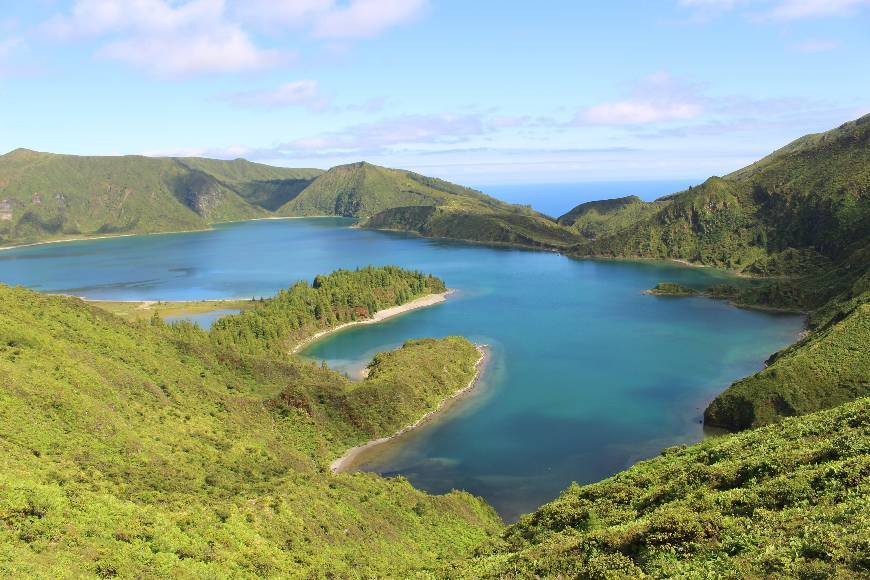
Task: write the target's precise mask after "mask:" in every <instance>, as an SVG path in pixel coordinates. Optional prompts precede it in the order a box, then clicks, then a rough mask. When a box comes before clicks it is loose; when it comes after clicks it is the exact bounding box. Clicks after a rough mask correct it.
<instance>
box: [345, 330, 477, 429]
mask: <svg viewBox="0 0 870 580" xmlns="http://www.w3.org/2000/svg"><path fill="white" fill-rule="evenodd" d="M481 356H482V355H481V354H480V353H479V352H478V350H477V349H476V348H475V347H474V345H473V344H471V343H470V342H468V341H467V340H465V339H464V338H462V337H458V336H452V337H448V338H445V339H442V340H433V339H431V338H428V339H422V340H411V341H408V342H406V343H405V344H404V346H403V347H402V348H401V349H399V350H396V351H393V352H386V353H380V354H378V355H377V356H375V358H374V360H373V361H372V363H371V365H370V366H369V375H368V378H367V379H366V380H365V381H364V382H362V383H360V384H359V386H358V387H356V388H354V389H353V390H351V391H350V392H349V393H348V394H347V396H346V397H345V399H344V401H343V402H342V404H343V407H344V408H345V412H346V416H347V422H348V423H350V424H352V425H354V426H355V427H356V428H357V429H359V430H360V431H363V432H365V433H369V434H371V435H374V436H380V435H385V434H390V433H395V432H396V431H398V430H399V429H401V428H403V427H406V426H407V425H410V424H411V423H413V422H414V421H416V420H417V419H419V418H420V409H424V410H425V411H426V412H431V411H434V410H435V409H437V408H438V406H439V405H440V404H441V402H442V401H444V400H445V399H446V398H448V397H450V396H452V395H453V394H454V393H456V391H457V389H456V385H457V384H461V383H462V381H463V380H465V381H466V383H467V382H468V380H469V379H468V378H469V377H473V376H474V375H475V363H476V362H477V360H478V359H479V358H480V357H481Z"/></svg>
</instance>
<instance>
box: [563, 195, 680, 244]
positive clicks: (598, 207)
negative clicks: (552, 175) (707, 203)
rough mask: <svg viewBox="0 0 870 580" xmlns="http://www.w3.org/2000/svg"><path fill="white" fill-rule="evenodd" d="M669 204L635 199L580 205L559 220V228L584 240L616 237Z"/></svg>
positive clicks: (632, 196) (622, 198) (624, 198)
mask: <svg viewBox="0 0 870 580" xmlns="http://www.w3.org/2000/svg"><path fill="white" fill-rule="evenodd" d="M669 203H670V201H669V200H661V201H655V202H651V203H646V202H644V201H642V200H641V199H640V198H639V197H637V196H636V195H631V196H628V197H620V198H617V199H606V200H602V201H590V202H586V203H582V204H580V205H578V206H577V207H575V208H574V209H572V210H571V211H569V212H568V213H566V214H565V215H563V216H562V217H560V218H559V219H558V223H559V225H560V226H565V227H569V228H570V229H572V230H573V231H575V232H577V233H578V234H580V235H581V236H582V237H583V238H586V239H590V240H592V239H596V238H601V237H606V236H609V235H613V234H616V233H618V232H620V231H622V230H624V229H625V228H627V227H628V226H630V225H632V224H634V223H635V222H638V221H640V220H642V219H644V218H646V217H649V216H651V215H653V214H654V213H656V212H658V211H659V210H661V209H662V208H663V207H665V206H667V205H668V204H669Z"/></svg>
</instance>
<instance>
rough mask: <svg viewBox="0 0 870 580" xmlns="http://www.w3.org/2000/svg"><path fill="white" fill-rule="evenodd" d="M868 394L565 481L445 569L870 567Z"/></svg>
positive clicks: (832, 571) (838, 572) (734, 571)
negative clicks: (498, 535)
mask: <svg viewBox="0 0 870 580" xmlns="http://www.w3.org/2000/svg"><path fill="white" fill-rule="evenodd" d="M868 476H870V399H860V400H857V401H854V402H851V403H847V404H845V405H842V406H840V407H837V408H835V409H832V410H828V411H824V412H820V413H816V414H813V415H808V416H805V417H800V418H794V419H788V420H786V421H784V422H783V423H782V424H780V425H776V426H770V427H767V428H763V429H757V430H752V431H748V432H746V433H742V434H739V435H729V436H724V437H718V438H712V439H707V440H705V441H704V442H702V443H700V444H698V445H693V446H691V447H688V448H672V449H668V450H665V451H664V452H663V453H662V456H661V457H658V458H655V459H652V460H649V461H643V462H641V463H639V464H637V465H635V466H633V467H631V468H629V469H627V470H626V471H624V472H622V473H619V474H618V475H616V476H614V477H611V478H610V479H606V480H604V481H601V482H599V483H595V484H592V485H586V486H582V487H581V486H577V485H574V486H572V487H571V488H569V489H568V490H566V491H565V492H563V494H562V495H561V496H560V497H559V498H558V499H557V500H555V501H553V502H552V503H549V504H547V505H545V506H544V507H542V508H540V509H539V510H538V511H536V512H535V513H533V514H530V515H528V516H525V517H524V518H523V519H521V520H520V521H519V522H518V523H516V524H514V525H512V526H511V527H509V528H508V529H507V531H506V532H505V533H504V535H503V538H502V539H501V541H499V542H494V543H493V544H491V545H490V546H489V547H488V548H484V549H481V550H480V555H479V556H478V557H477V558H474V559H472V560H470V561H468V562H463V563H460V564H458V565H457V567H456V570H455V571H453V572H451V573H450V574H448V576H450V577H460V576H464V577H469V578H481V577H498V578H514V577H516V578H529V577H535V576H541V577H586V578H603V577H605V576H606V577H631V578H636V577H640V576H642V575H644V574H649V575H651V576H653V577H659V578H661V577H689V578H762V577H771V576H774V577H789V578H793V577H803V578H824V577H829V576H836V577H842V578H857V577H866V576H867V575H870V558H868V554H870V543H868V538H870V536H868V533H867V532H868V529H870V521H868V519H867V513H868V508H870V493H868V492H870V485H868Z"/></svg>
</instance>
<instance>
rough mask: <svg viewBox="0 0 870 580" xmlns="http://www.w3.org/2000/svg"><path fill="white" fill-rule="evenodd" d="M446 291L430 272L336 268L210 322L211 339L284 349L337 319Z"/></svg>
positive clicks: (242, 347) (240, 346) (276, 350)
mask: <svg viewBox="0 0 870 580" xmlns="http://www.w3.org/2000/svg"><path fill="white" fill-rule="evenodd" d="M444 291H446V287H445V286H444V282H442V281H441V280H440V279H438V278H435V277H434V276H428V275H425V274H421V273H420V272H409V271H407V270H403V269H401V268H397V267H395V266H385V267H382V268H373V267H368V268H361V269H358V270H355V271H349V270H337V271H335V272H333V273H332V274H330V275H328V276H318V277H316V278H315V279H314V282H313V283H312V284H311V285H309V284H307V283H305V282H298V283H296V284H294V285H293V286H291V287H290V288H288V289H287V290H282V291H280V292H279V293H278V295H277V296H275V297H274V298H272V299H270V300H267V301H265V302H263V303H262V304H260V305H258V306H257V307H255V308H252V309H249V310H247V311H245V312H243V313H241V314H237V315H234V316H226V317H224V318H221V319H220V320H218V321H217V322H215V324H214V326H213V327H212V331H211V337H212V339H213V340H214V341H215V343H217V344H220V345H233V346H234V347H235V348H237V349H239V350H242V351H244V352H264V351H268V352H272V353H276V354H282V353H286V352H287V351H288V350H289V349H290V348H292V346H293V345H294V344H295V343H298V342H299V341H301V340H303V339H305V338H306V337H308V336H310V335H312V334H314V333H315V332H316V331H318V330H323V329H327V328H330V327H333V326H336V325H339V324H342V323H346V322H353V321H356V320H365V319H367V318H370V317H371V316H372V315H373V314H374V313H375V312H377V311H378V310H382V309H384V308H389V307H391V306H398V305H400V304H404V303H406V302H409V301H411V300H413V299H415V298H419V297H421V296H423V295H426V294H432V293H439V292H444Z"/></svg>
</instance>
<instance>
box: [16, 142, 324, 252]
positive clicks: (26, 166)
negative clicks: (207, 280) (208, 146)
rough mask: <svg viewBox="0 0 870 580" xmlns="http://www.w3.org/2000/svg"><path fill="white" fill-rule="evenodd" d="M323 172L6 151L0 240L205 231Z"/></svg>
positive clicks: (279, 201)
mask: <svg viewBox="0 0 870 580" xmlns="http://www.w3.org/2000/svg"><path fill="white" fill-rule="evenodd" d="M319 173H320V172H319V171H317V170H309V169H283V168H276V167H269V166H266V165H260V164H256V163H250V162H248V161H244V160H236V161H219V160H214V159H197V158H184V159H174V158H152V157H142V156H132V155H131V156H124V157H80V156H74V155H55V154H51V153H38V152H35V151H28V150H25V149H17V150H15V151H12V152H11V153H8V154H6V155H3V156H0V243H16V244H17V243H28V242H37V241H44V240H51V239H63V238H71V237H86V236H95V235H111V234H129V233H153V232H166V231H181V230H194V229H205V228H207V227H208V225H209V224H211V223H216V222H221V221H232V220H244V219H251V218H257V217H264V216H268V215H270V212H271V210H273V209H275V208H276V207H278V206H280V205H283V204H284V203H286V201H287V200H288V199H290V198H292V197H294V196H295V195H297V194H298V193H299V191H301V190H302V189H303V188H304V187H305V186H307V185H308V184H309V183H310V181H311V179H313V178H314V177H316V176H317V175H319Z"/></svg>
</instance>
